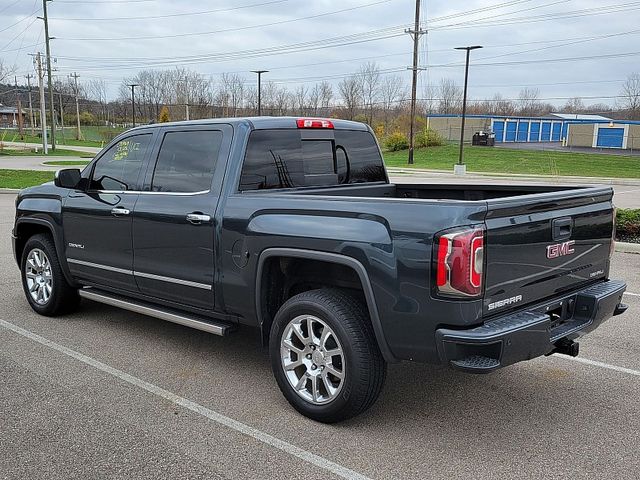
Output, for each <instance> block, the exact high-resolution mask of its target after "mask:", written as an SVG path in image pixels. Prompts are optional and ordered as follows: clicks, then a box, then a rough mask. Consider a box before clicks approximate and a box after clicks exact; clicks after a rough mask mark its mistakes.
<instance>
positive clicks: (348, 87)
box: [338, 75, 362, 120]
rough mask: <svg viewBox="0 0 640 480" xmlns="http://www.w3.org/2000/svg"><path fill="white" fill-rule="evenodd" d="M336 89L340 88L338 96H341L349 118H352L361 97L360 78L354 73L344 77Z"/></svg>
mask: <svg viewBox="0 0 640 480" xmlns="http://www.w3.org/2000/svg"><path fill="white" fill-rule="evenodd" d="M338 90H340V96H341V97H342V101H343V103H344V107H345V110H346V111H347V115H348V117H349V120H353V117H355V116H356V110H357V109H358V107H359V106H360V102H361V99H362V85H361V83H360V80H359V79H358V77H357V76H356V75H351V76H350V77H346V78H344V79H342V80H341V81H340V83H339V84H338Z"/></svg>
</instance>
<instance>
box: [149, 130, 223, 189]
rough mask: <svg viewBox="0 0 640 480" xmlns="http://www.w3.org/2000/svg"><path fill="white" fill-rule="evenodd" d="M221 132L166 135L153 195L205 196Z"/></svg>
mask: <svg viewBox="0 0 640 480" xmlns="http://www.w3.org/2000/svg"><path fill="white" fill-rule="evenodd" d="M221 145H222V132H221V131H219V130H194V131H185V132H167V133H166V134H165V135H164V139H163V140H162V145H161V147H160V152H159V153H158V161H157V162H156V166H155V170H154V172H153V179H152V182H151V191H153V192H180V193H195V192H205V191H208V190H209V189H210V188H211V180H212V179H213V172H214V170H215V165H216V162H217V160H218V154H219V152H220V146H221Z"/></svg>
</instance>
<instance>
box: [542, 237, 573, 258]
mask: <svg viewBox="0 0 640 480" xmlns="http://www.w3.org/2000/svg"><path fill="white" fill-rule="evenodd" d="M574 243H576V242H575V240H569V241H568V242H562V243H556V244H555V245H547V258H558V257H563V256H564V255H571V254H573V253H574V250H573V244H574Z"/></svg>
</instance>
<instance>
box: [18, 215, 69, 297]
mask: <svg viewBox="0 0 640 480" xmlns="http://www.w3.org/2000/svg"><path fill="white" fill-rule="evenodd" d="M24 224H31V225H41V226H44V227H46V228H47V229H48V230H49V231H50V232H51V237H52V238H53V244H54V246H55V247H56V254H57V255H58V262H59V263H60V266H61V267H62V273H63V275H64V277H65V279H66V280H67V282H69V284H70V285H76V282H75V281H74V280H73V277H72V276H71V272H70V271H69V265H68V264H67V258H66V257H65V255H64V248H63V246H62V245H61V239H60V238H59V236H58V234H57V230H56V227H55V225H54V223H53V222H52V221H50V220H46V219H44V218H34V217H22V218H19V219H18V220H17V221H16V235H17V234H18V230H19V227H20V225H24ZM16 253H17V252H16ZM16 260H17V262H18V266H20V263H21V260H20V259H19V258H16Z"/></svg>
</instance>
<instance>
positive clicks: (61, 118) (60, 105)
mask: <svg viewBox="0 0 640 480" xmlns="http://www.w3.org/2000/svg"><path fill="white" fill-rule="evenodd" d="M58 105H59V107H60V127H61V128H62V138H63V139H64V111H63V109H62V92H58Z"/></svg>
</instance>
